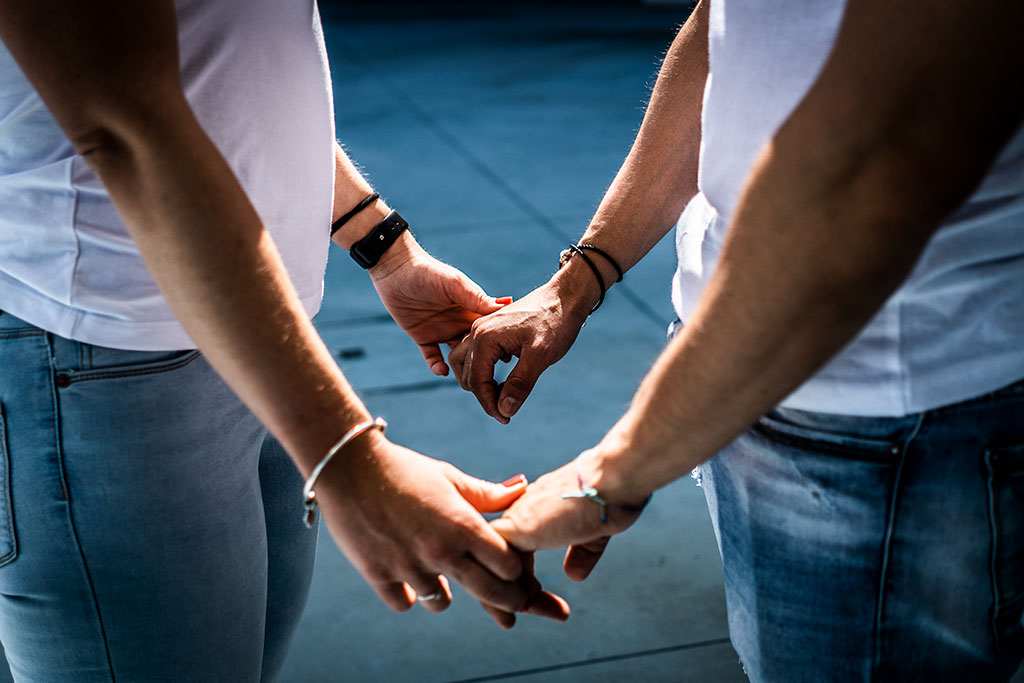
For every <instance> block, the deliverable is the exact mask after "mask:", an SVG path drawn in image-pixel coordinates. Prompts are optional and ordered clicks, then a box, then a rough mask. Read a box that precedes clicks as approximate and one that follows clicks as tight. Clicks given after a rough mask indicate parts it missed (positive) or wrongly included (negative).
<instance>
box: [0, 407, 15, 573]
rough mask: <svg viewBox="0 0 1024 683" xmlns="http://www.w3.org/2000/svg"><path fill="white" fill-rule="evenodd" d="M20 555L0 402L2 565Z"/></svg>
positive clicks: (4, 426)
mask: <svg viewBox="0 0 1024 683" xmlns="http://www.w3.org/2000/svg"><path fill="white" fill-rule="evenodd" d="M17 555H18V540H17V537H16V536H15V533H14V511H13V509H12V508H11V467H10V459H9V457H8V454H7V423H6V421H5V420H4V406H3V404H2V403H0V567H2V566H4V565H5V564H7V563H9V562H11V561H12V560H14V558H15V557H17Z"/></svg>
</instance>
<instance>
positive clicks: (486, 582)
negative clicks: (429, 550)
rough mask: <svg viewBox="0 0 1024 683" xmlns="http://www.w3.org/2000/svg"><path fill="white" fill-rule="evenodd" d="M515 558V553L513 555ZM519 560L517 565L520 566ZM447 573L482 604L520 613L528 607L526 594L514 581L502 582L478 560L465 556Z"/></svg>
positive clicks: (446, 571) (447, 570)
mask: <svg viewBox="0 0 1024 683" xmlns="http://www.w3.org/2000/svg"><path fill="white" fill-rule="evenodd" d="M512 555H513V556H515V553H512ZM518 562H519V560H518V558H516V563H517V565H518ZM445 573H446V574H448V575H449V576H451V577H452V578H454V579H455V580H456V581H458V582H459V583H460V584H462V586H463V588H465V589H466V590H467V591H469V593H470V594H471V595H472V596H473V597H475V598H476V599H477V600H479V601H480V602H483V603H486V604H488V605H490V606H491V607H496V608H498V609H500V610H502V611H505V612H518V611H519V610H521V609H523V607H525V606H526V600H527V595H526V592H525V591H524V590H523V589H522V587H520V586H519V585H517V584H516V583H514V582H513V581H502V580H501V579H499V578H498V577H497V576H495V575H494V574H492V573H491V572H490V571H488V570H487V569H485V568H484V566H483V565H482V564H481V563H480V562H477V560H476V559H474V558H472V557H469V556H463V557H461V558H459V559H458V560H456V561H455V562H454V563H453V564H452V566H451V567H450V568H448V569H446V570H445Z"/></svg>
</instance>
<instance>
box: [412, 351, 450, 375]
mask: <svg viewBox="0 0 1024 683" xmlns="http://www.w3.org/2000/svg"><path fill="white" fill-rule="evenodd" d="M418 346H419V347H420V353H421V354H423V360H424V361H425V362H426V364H427V367H428V368H430V371H431V372H433V373H434V374H435V375H438V376H439V377H446V376H447V375H448V366H447V365H446V364H445V362H444V354H443V353H441V347H440V346H438V345H437V344H419V345H418Z"/></svg>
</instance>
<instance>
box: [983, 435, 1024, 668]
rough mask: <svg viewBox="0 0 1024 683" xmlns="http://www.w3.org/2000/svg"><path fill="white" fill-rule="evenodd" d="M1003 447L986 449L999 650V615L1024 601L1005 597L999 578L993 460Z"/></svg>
mask: <svg viewBox="0 0 1024 683" xmlns="http://www.w3.org/2000/svg"><path fill="white" fill-rule="evenodd" d="M1000 450H1002V449H998V448H997V449H992V448H987V449H985V469H986V472H987V474H988V482H987V487H986V488H987V493H988V520H989V531H990V533H991V534H992V543H991V550H990V552H989V574H990V577H989V579H990V585H991V586H992V619H991V623H990V627H991V628H992V639H993V642H995V644H996V648H997V650H999V651H1003V649H1004V646H1003V641H1004V640H1005V639H1004V638H1003V636H1002V633H1001V629H1000V628H999V616H1000V614H1002V613H1003V611H1005V610H1006V609H1007V608H1010V607H1013V606H1015V605H1016V604H1017V603H1019V602H1022V601H1024V593H1021V594H1020V595H1015V596H1013V597H1012V598H1009V599H1007V600H1004V599H1003V596H1002V595H1001V590H1000V587H1001V585H1002V581H1000V580H999V567H998V565H999V548H1000V546H999V539H1000V537H1001V536H1002V533H1001V532H1002V529H1001V527H1000V524H999V519H1000V515H998V514H997V510H996V491H995V483H996V467H995V463H994V462H993V460H994V459H996V458H998V457H999V453H998V452H999V451H1000Z"/></svg>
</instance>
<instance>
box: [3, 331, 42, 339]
mask: <svg viewBox="0 0 1024 683" xmlns="http://www.w3.org/2000/svg"><path fill="white" fill-rule="evenodd" d="M45 334H46V332H43V331H42V330H32V329H24V330H4V331H2V332H0V339H21V338H22V337H42V336H43V335H45Z"/></svg>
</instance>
